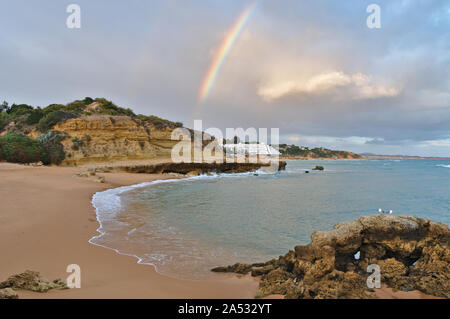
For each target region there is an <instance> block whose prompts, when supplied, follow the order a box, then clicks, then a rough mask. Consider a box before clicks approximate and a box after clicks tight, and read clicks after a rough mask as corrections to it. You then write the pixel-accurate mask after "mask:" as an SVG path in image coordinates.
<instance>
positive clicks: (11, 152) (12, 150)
mask: <svg viewBox="0 0 450 319" xmlns="http://www.w3.org/2000/svg"><path fill="white" fill-rule="evenodd" d="M46 157H47V153H46V152H45V150H44V148H43V147H42V145H41V144H39V142H37V141H36V140H34V139H32V138H30V137H27V136H24V135H21V134H18V133H15V132H9V133H7V134H6V135H5V136H2V137H0V160H6V161H7V162H11V163H34V162H39V161H42V160H43V159H44V158H46Z"/></svg>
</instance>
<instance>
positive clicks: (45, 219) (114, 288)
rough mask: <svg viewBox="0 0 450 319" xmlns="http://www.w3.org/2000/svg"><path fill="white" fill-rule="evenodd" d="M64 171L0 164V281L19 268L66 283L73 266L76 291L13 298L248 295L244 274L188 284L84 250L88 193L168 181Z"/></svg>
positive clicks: (253, 282) (250, 281)
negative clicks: (76, 276)
mask: <svg viewBox="0 0 450 319" xmlns="http://www.w3.org/2000/svg"><path fill="white" fill-rule="evenodd" d="M80 172H82V170H81V169H80V168H72V167H70V168H69V167H28V166H22V165H15V164H6V163H0V198H1V206H0V234H1V235H0V236H1V240H0V252H1V254H2V256H1V259H0V281H3V280H5V279H7V278H8V277H9V276H10V275H13V274H18V273H21V272H23V271H25V270H35V271H39V272H40V273H41V274H42V275H43V276H45V277H47V278H48V279H50V280H53V279H56V278H63V279H65V278H67V276H68V275H69V274H68V273H66V267H67V266H68V265H69V264H78V265H79V266H80V267H81V288H80V289H70V290H63V291H57V290H52V291H50V292H48V293H33V292H28V291H19V297H20V298H253V297H254V296H255V295H256V291H257V287H258V281H257V279H255V278H252V277H250V276H244V277H240V278H238V277H237V276H234V275H231V274H211V279H207V280H201V281H194V280H192V281H191V280H180V279H173V278H169V277H166V276H163V275H160V274H158V273H157V272H156V271H155V270H154V268H153V267H151V266H148V265H139V264H137V259H136V258H134V257H130V256H124V255H119V254H117V253H116V252H114V251H112V250H109V249H105V248H102V247H98V246H95V245H91V244H89V243H88V240H89V239H90V238H92V237H93V236H94V235H96V234H97V232H96V229H97V228H98V223H97V220H96V216H95V210H94V208H93V207H92V205H91V198H92V195H93V194H94V193H95V192H98V191H103V190H106V189H109V188H114V187H119V186H125V185H132V184H137V183H142V182H147V181H152V180H155V179H164V178H173V177H172V176H163V175H148V174H129V173H104V174H103V173H102V174H97V175H99V176H104V177H105V179H106V182H105V183H104V184H102V183H97V182H96V181H95V178H96V177H74V175H75V174H77V173H80Z"/></svg>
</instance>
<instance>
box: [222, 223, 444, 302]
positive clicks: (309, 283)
mask: <svg viewBox="0 0 450 319" xmlns="http://www.w3.org/2000/svg"><path fill="white" fill-rule="evenodd" d="M358 252H359V259H356V258H355V254H357V253H358ZM371 264H377V265H378V266H379V267H380V269H381V282H382V283H385V284H387V285H388V286H389V287H392V288H396V289H399V290H404V291H409V290H414V289H416V290H419V291H422V292H424V293H426V294H429V295H433V296H437V297H444V298H450V231H449V228H448V226H447V225H446V224H443V223H436V222H433V221H431V220H427V219H422V218H416V217H409V216H392V215H382V214H381V215H373V216H366V217H361V218H359V219H358V220H356V221H353V222H350V223H341V224H338V225H336V226H334V227H333V229H332V230H330V231H328V232H323V231H317V232H315V233H313V234H312V235H311V243H310V244H308V245H306V246H297V247H295V250H294V251H290V252H288V253H287V254H286V255H284V256H280V258H279V259H277V260H271V261H269V262H267V263H263V264H261V263H260V264H253V265H246V264H235V265H233V266H228V267H218V268H216V269H215V270H214V271H227V272H239V273H248V272H252V275H255V276H256V275H262V278H261V282H260V287H259V292H258V296H261V297H263V296H267V295H271V294H282V295H285V297H286V298H374V294H373V290H372V289H369V288H368V287H367V282H366V281H367V277H368V276H369V275H370V274H369V273H367V267H368V266H369V265H371Z"/></svg>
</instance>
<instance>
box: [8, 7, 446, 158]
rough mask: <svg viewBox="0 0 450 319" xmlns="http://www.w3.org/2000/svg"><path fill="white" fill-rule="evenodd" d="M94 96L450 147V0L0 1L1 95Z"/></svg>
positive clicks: (209, 116)
mask: <svg viewBox="0 0 450 319" xmlns="http://www.w3.org/2000/svg"><path fill="white" fill-rule="evenodd" d="M72 3H75V4H78V5H79V6H80V8H81V28H79V29H69V28H67V26H66V20H67V17H68V16H69V15H70V13H67V12H66V9H67V6H68V5H69V4H72ZM372 3H375V4H378V5H379V7H380V8H381V12H380V18H381V20H380V21H381V27H380V28H373V29H370V28H368V27H367V24H366V20H367V17H368V16H369V15H370V13H367V12H366V8H367V6H368V5H370V4H372ZM253 6H254V7H253ZM249 7H251V10H248V11H251V14H249V16H248V17H246V18H247V19H245V21H244V20H243V19H241V18H242V15H243V14H244V13H245V12H246V9H248V8H249ZM239 22H242V24H241V25H240V28H239V30H238V31H239V32H237V33H235V34H234V35H235V38H231V37H230V34H231V33H232V31H233V30H234V31H236V28H235V27H236V25H237V24H238V23H239ZM227 38H228V39H229V40H233V41H229V42H228V43H225V42H226V39H227ZM225 44H228V47H227V49H228V50H227V52H226V53H227V54H225V56H224V55H223V54H222V56H221V57H223V59H221V60H220V62H221V64H220V67H219V68H218V72H217V73H216V74H215V81H213V83H212V84H211V86H210V89H209V91H208V94H207V96H205V97H203V99H202V96H201V92H202V85H204V83H205V81H207V75H208V71H210V70H211V69H213V67H212V66H213V64H214V61H215V59H216V60H217V57H218V56H220V54H221V50H222V51H223V49H224V48H223V46H224V45H225ZM222 53H224V51H223V52H222ZM216 62H217V61H216ZM216 66H217V65H216ZM205 79H206V80H205ZM86 96H89V97H105V98H107V99H110V100H112V101H113V102H114V103H116V104H117V105H120V106H123V107H127V108H128V107H129V108H131V109H133V110H134V111H135V112H136V113H143V114H148V115H149V114H152V115H157V116H160V117H163V118H167V119H170V120H173V121H181V122H183V123H184V124H185V126H187V127H193V123H194V120H195V119H201V120H203V128H204V129H206V128H209V127H217V128H220V129H222V130H223V131H225V128H237V127H243V128H244V129H247V128H250V127H255V128H268V129H270V128H279V131H280V142H281V143H288V144H296V145H305V146H310V147H313V146H321V147H327V148H332V149H344V150H348V151H354V152H357V153H363V152H369V153H376V154H404V155H422V156H450V2H449V1H445V0H442V1H438V0H396V1H389V0H387V1H381V0H370V1H364V0H360V1H357V0H351V1H325V0H316V1H312V0H311V1H298V0H297V1H294V0H292V1H291V0H281V1H272V0H260V1H255V2H254V1H251V0H235V1H229V0H209V1H206V0H205V1H189V0H184V1H181V0H152V1H144V0H127V1H106V0H89V1H87V0H83V1H82V0H78V1H77V0H72V1H64V0H58V1H54V0H36V1H26V0H0V100H2V101H3V100H6V101H8V102H9V103H10V104H11V103H26V104H31V105H34V106H47V105H49V104H51V103H68V102H70V101H73V100H75V99H80V98H84V97H86Z"/></svg>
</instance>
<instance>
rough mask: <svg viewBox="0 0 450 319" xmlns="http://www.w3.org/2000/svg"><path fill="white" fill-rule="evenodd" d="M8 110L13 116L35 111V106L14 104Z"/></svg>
mask: <svg viewBox="0 0 450 319" xmlns="http://www.w3.org/2000/svg"><path fill="white" fill-rule="evenodd" d="M6 112H7V113H8V114H10V115H12V116H20V115H25V114H29V113H31V112H33V107H32V106H30V105H27V104H19V105H17V104H13V105H11V107H10V108H9V109H8V110H7V111H6Z"/></svg>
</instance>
